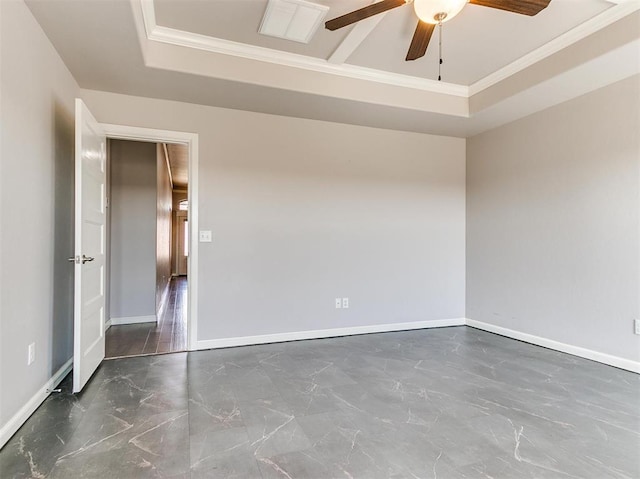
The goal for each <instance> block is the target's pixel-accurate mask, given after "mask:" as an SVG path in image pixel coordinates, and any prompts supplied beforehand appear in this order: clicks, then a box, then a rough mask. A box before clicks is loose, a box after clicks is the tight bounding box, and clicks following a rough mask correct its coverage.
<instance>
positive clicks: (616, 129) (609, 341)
mask: <svg viewBox="0 0 640 479" xmlns="http://www.w3.org/2000/svg"><path fill="white" fill-rule="evenodd" d="M639 112H640V80H639V78H638V77H633V78H630V79H627V80H624V81H622V82H619V83H616V84H613V85H610V86H608V87H606V88H603V89H601V90H598V91H595V92H593V93H590V94H588V95H585V96H583V97H580V98H577V99H575V100H572V101H569V102H567V103H564V104H562V105H559V106H556V107H554V108H551V109H548V110H545V111H543V112H540V113H537V114H535V115H532V116H529V117H527V118H525V119H522V120H520V121H517V122H514V123H511V124H508V125H506V126H503V127H501V128H498V129H495V130H493V131H490V132H487V133H484V134H482V135H479V136H476V137H474V138H471V139H469V141H468V145H467V146H468V150H467V155H468V156H467V317H468V318H470V319H474V320H478V321H483V322H487V323H491V324H494V325H498V326H502V327H505V328H509V329H513V330H516V331H520V332H524V333H529V334H533V335H537V336H541V337H543V338H548V339H553V340H556V341H560V342H563V343H567V344H571V345H574V346H580V347H584V348H588V349H592V350H595V351H598V352H603V353H608V354H612V355H615V356H620V357H623V358H627V359H631V360H635V361H637V360H639V359H640V336H635V335H634V334H633V327H632V320H633V318H638V317H639V316H640V308H639V304H638V302H639V300H640V299H639V298H640V289H639V286H640V285H639V280H638V275H639V271H640V268H639V265H640V263H639V259H640V258H639V248H640V246H639V245H640V243H639V241H640V238H639V235H638V230H639V227H640V220H639V217H640V213H639V211H640V201H639V191H640V190H639V172H640V158H639V155H640V140H639V139H640V121H639V116H640V113H639Z"/></svg>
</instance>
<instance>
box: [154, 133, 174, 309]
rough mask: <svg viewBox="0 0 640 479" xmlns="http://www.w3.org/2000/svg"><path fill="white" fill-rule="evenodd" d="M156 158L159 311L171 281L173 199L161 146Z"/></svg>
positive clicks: (157, 296)
mask: <svg viewBox="0 0 640 479" xmlns="http://www.w3.org/2000/svg"><path fill="white" fill-rule="evenodd" d="M156 156H157V161H156V311H159V309H160V307H161V305H162V301H163V299H164V298H165V296H166V295H167V294H168V291H169V280H170V279H171V221H172V218H171V217H172V212H173V199H172V193H171V180H170V177H169V167H168V166H167V159H166V157H165V154H164V148H163V146H162V145H161V144H157V145H156Z"/></svg>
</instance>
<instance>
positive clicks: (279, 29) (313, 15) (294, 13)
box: [258, 0, 329, 43]
mask: <svg viewBox="0 0 640 479" xmlns="http://www.w3.org/2000/svg"><path fill="white" fill-rule="evenodd" d="M328 11H329V7H327V6H326V5H318V4H316V3H311V2H305V1H304V0H269V3H268V5H267V10H266V11H265V12H264V17H263V18H262V23H261V24H260V30H258V31H259V32H260V33H262V34H263V35H269V36H272V37H278V38H284V39H286V40H293V41H294V42H300V43H309V40H311V38H312V37H313V34H314V33H316V30H317V29H318V27H319V26H320V24H321V23H322V21H323V20H324V17H325V16H326V15H327V12H328Z"/></svg>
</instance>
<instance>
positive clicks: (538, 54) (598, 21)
mask: <svg viewBox="0 0 640 479" xmlns="http://www.w3.org/2000/svg"><path fill="white" fill-rule="evenodd" d="M637 10H640V2H625V3H621V4H618V5H615V6H613V7H611V8H608V9H607V10H605V11H604V12H602V13H600V14H599V15H597V16H595V17H593V18H591V19H590V20H587V21H586V22H584V23H582V24H580V25H578V26H577V27H575V28H572V29H571V30H569V31H568V32H565V33H563V34H562V35H560V36H559V37H556V38H554V39H553V40H551V41H550V42H548V43H545V44H544V45H542V46H541V47H539V48H536V49H535V50H533V51H532V52H530V53H528V54H527V55H524V56H523V57H520V58H518V59H517V60H515V61H513V62H511V63H510V64H508V65H506V66H504V67H502V68H500V69H499V70H496V71H495V72H493V73H491V74H489V75H487V76H486V77H484V78H482V79H480V80H478V81H477V82H475V83H473V84H471V85H470V86H469V96H473V95H475V94H477V93H480V92H482V91H484V90H486V89H487V88H490V87H492V86H493V85H495V84H496V83H500V82H501V81H503V80H506V79H507V78H509V77H510V76H513V75H515V74H516V73H518V72H521V71H522V70H524V69H525V68H528V67H530V66H531V65H534V64H535V63H538V62H540V61H542V60H544V59H545V58H547V57H550V56H551V55H553V54H555V53H558V52H559V51H560V50H564V49H565V48H567V47H569V46H571V45H573V44H574V43H577V42H579V41H580V40H582V39H584V38H586V37H588V36H589V35H592V34H593V33H595V32H597V31H599V30H601V29H603V28H605V27H608V26H609V25H611V24H612V23H614V22H617V21H618V20H620V19H621V18H624V17H626V16H627V15H630V14H632V13H633V12H635V11H637Z"/></svg>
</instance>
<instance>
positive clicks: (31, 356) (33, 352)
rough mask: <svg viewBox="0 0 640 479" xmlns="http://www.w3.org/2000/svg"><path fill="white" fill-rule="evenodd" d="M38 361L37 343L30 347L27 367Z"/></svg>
mask: <svg viewBox="0 0 640 479" xmlns="http://www.w3.org/2000/svg"><path fill="white" fill-rule="evenodd" d="M35 360H36V343H31V344H30V345H29V351H28V357H27V366H29V365H30V364H31V363H33V362H34V361H35Z"/></svg>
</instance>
